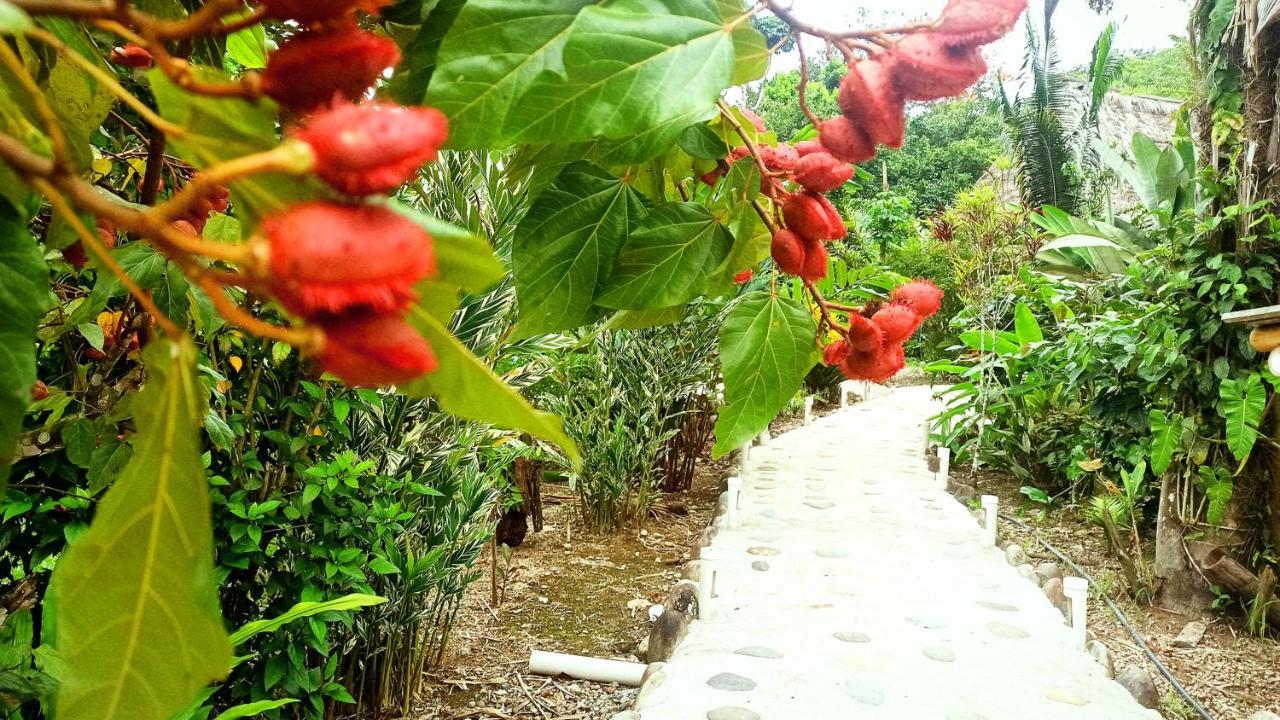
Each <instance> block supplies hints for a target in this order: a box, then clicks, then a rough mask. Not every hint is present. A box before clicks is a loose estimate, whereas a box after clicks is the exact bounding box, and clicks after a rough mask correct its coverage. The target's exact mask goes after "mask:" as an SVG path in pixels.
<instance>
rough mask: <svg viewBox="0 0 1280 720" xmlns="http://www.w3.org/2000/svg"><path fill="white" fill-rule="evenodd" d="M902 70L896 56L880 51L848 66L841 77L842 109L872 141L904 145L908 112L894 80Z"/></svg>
mask: <svg viewBox="0 0 1280 720" xmlns="http://www.w3.org/2000/svg"><path fill="white" fill-rule="evenodd" d="M898 74H899V71H898V68H897V67H896V65H895V63H894V56H893V55H890V54H889V53H880V54H878V55H876V56H875V57H873V58H870V59H867V60H860V61H858V62H856V63H853V64H852V65H850V66H849V74H848V75H845V76H844V79H843V80H841V81H840V97H839V101H840V110H841V112H843V113H844V115H845V117H847V118H849V119H850V120H852V121H853V124H854V125H857V126H858V127H860V128H861V129H862V131H863V132H864V133H866V135H867V137H868V138H869V139H870V140H871V142H872V143H874V144H878V145H887V146H888V147H891V148H900V147H902V142H903V139H904V137H905V136H906V129H907V112H906V105H905V104H904V102H903V98H902V93H901V92H900V91H899V89H898V86H897V85H895V83H894V80H895V78H896V77H897V75H898Z"/></svg>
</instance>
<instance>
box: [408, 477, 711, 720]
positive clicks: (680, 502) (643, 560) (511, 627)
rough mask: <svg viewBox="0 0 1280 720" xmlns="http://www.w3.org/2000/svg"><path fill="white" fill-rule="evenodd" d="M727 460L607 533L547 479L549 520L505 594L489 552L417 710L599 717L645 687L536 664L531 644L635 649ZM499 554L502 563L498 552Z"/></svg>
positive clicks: (438, 714) (577, 719)
mask: <svg viewBox="0 0 1280 720" xmlns="http://www.w3.org/2000/svg"><path fill="white" fill-rule="evenodd" d="M728 468H729V463H728V461H720V462H711V461H710V460H707V459H704V460H703V461H702V462H701V463H700V464H699V467H698V470H697V473H696V475H695V477H694V482H693V488H692V489H691V490H690V491H689V492H686V493H679V494H675V495H669V496H667V497H666V498H664V499H663V500H662V502H661V503H660V504H659V506H658V508H657V509H656V511H655V513H654V515H653V517H651V518H650V519H649V520H648V521H647V522H646V523H645V525H644V527H643V528H638V527H636V528H629V529H627V530H624V531H622V532H619V533H615V534H610V535H601V534H594V533H589V532H587V531H586V530H584V528H583V524H582V521H581V519H580V516H579V514H578V508H577V505H576V501H575V500H574V499H573V498H572V497H570V496H569V491H568V489H567V488H565V487H559V486H549V487H547V486H544V494H545V496H544V503H545V504H546V505H545V510H544V512H545V523H546V524H545V526H544V528H543V531H542V532H541V533H534V532H532V528H531V529H530V533H529V535H528V537H527V538H526V540H525V542H524V544H523V545H521V546H520V547H518V548H516V549H515V551H514V552H513V553H512V556H511V563H510V567H509V568H508V569H507V571H506V573H505V575H506V581H505V583H503V581H502V580H501V577H502V576H501V574H500V575H499V581H498V582H499V586H500V588H499V590H500V593H501V602H500V603H499V604H498V605H497V606H496V607H495V606H494V604H493V602H492V590H493V589H492V583H491V577H492V575H491V569H492V564H491V562H492V561H491V558H492V555H491V554H489V553H486V557H485V560H484V562H483V563H481V565H479V566H478V567H477V569H478V570H479V571H481V572H482V573H483V578H482V579H481V580H479V581H478V582H476V584H475V585H473V586H472V587H471V588H470V590H469V591H468V594H467V597H466V599H465V601H464V606H463V609H462V611H461V612H460V614H459V617H458V621H457V623H456V625H455V628H454V631H453V636H452V639H451V641H450V644H449V652H448V656H447V657H446V659H445V662H444V663H443V664H442V666H441V667H440V668H439V669H438V670H436V671H433V672H432V673H430V675H429V678H428V682H427V688H426V691H425V692H424V693H423V694H422V697H421V698H420V700H419V703H420V704H419V709H418V712H417V713H416V714H415V715H414V718H415V719H416V720H462V719H463V718H475V719H477V720H483V719H484V718H499V719H507V718H520V719H521V720H523V719H524V718H530V719H536V720H601V719H607V718H609V717H611V716H612V715H613V714H614V713H616V712H619V711H620V710H623V709H625V708H626V707H627V706H628V705H629V704H630V701H631V699H632V697H633V696H634V693H635V691H634V690H632V689H628V688H621V687H618V686H615V685H603V684H599V683H589V682H576V681H570V680H561V679H551V678H545V677H540V676H536V675H531V674H529V673H528V671H527V664H528V661H529V652H530V651H531V650H547V651H552V652H564V653H573V654H578V655H587V656H592V657H600V658H609V659H616V660H631V661H635V660H636V657H635V656H634V654H633V653H634V652H635V649H636V646H637V644H638V642H639V641H640V639H642V638H644V637H646V636H647V635H648V632H649V617H648V610H649V607H650V606H651V605H653V604H655V603H659V602H662V601H663V600H664V599H665V598H666V595H667V593H668V591H669V590H670V589H671V586H672V585H674V584H675V583H676V582H677V581H678V580H679V579H680V572H681V566H682V565H683V564H684V563H685V562H687V561H689V560H690V559H692V558H693V547H694V543H695V541H696V540H697V537H698V535H699V534H700V533H701V532H702V530H703V528H705V527H706V526H707V525H708V524H709V523H710V521H711V518H712V515H713V512H714V509H715V504H716V499H717V497H718V496H719V493H720V484H721V479H722V478H723V477H724V476H726V475H727V474H728ZM498 563H499V566H500V567H501V566H502V565H503V564H504V560H503V558H502V557H499V558H498Z"/></svg>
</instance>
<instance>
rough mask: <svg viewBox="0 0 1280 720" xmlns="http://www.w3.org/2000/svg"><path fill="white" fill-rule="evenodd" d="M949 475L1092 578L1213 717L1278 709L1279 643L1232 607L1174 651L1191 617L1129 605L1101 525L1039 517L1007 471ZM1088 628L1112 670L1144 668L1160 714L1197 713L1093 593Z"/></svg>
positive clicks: (1041, 557) (1074, 516)
mask: <svg viewBox="0 0 1280 720" xmlns="http://www.w3.org/2000/svg"><path fill="white" fill-rule="evenodd" d="M952 476H953V478H954V479H955V480H956V481H958V482H963V483H965V484H967V485H972V486H974V487H975V488H976V489H977V491H978V492H979V493H980V494H985V495H997V496H999V497H1000V503H1001V507H1002V508H1003V509H1004V511H1005V512H1009V513H1011V514H1015V515H1017V516H1018V517H1020V518H1021V519H1022V520H1023V521H1024V522H1026V523H1027V524H1029V525H1031V526H1032V527H1034V528H1035V531H1036V533H1037V534H1039V535H1040V537H1042V538H1044V539H1045V540H1046V541H1048V542H1049V543H1051V544H1053V546H1054V547H1056V548H1058V550H1060V551H1061V552H1062V553H1064V554H1065V555H1067V557H1069V558H1071V559H1072V560H1073V561H1074V562H1075V563H1076V564H1078V565H1080V567H1081V568H1082V569H1084V571H1085V572H1087V573H1089V574H1090V575H1091V576H1093V578H1094V579H1095V580H1096V581H1097V582H1098V584H1099V585H1100V586H1101V587H1102V588H1103V589H1105V590H1106V591H1107V592H1108V593H1109V594H1110V595H1111V597H1112V599H1113V600H1115V601H1116V603H1117V604H1118V605H1120V607H1121V609H1122V610H1124V612H1125V614H1126V615H1128V617H1129V620H1130V622H1132V623H1133V624H1134V626H1135V627H1136V628H1137V629H1138V631H1139V632H1140V633H1141V634H1142V635H1143V636H1144V637H1145V638H1146V639H1147V641H1148V643H1149V644H1150V645H1151V648H1152V650H1153V651H1155V653H1156V655H1157V656H1158V657H1159V658H1160V660H1161V662H1163V663H1164V664H1165V665H1166V666H1168V667H1169V669H1170V670H1171V671H1172V672H1173V674H1174V676H1175V677H1177V678H1178V681H1179V682H1181V683H1182V684H1183V685H1184V686H1185V687H1186V688H1187V690H1188V691H1189V692H1190V693H1191V694H1192V696H1194V697H1195V698H1196V699H1197V700H1199V701H1200V703H1202V704H1203V705H1204V706H1205V707H1206V708H1207V709H1208V710H1209V711H1210V712H1211V713H1213V714H1214V716H1215V717H1216V718H1217V719H1218V720H1244V719H1245V718H1247V717H1249V716H1250V715H1252V714H1253V713H1255V712H1257V711H1259V710H1270V711H1272V712H1280V691H1278V690H1277V689H1278V688H1280V643H1276V642H1275V641H1274V640H1271V639H1264V638H1257V637H1253V636H1250V635H1249V634H1247V632H1246V631H1245V630H1244V620H1243V615H1242V614H1241V613H1240V612H1239V611H1238V609H1237V608H1234V607H1233V608H1232V609H1231V611H1229V612H1225V613H1221V614H1217V615H1215V616H1213V617H1212V618H1204V621H1205V622H1206V623H1208V631H1207V632H1206V633H1205V635H1204V638H1203V639H1202V640H1201V641H1200V642H1199V643H1198V644H1197V645H1196V646H1195V647H1192V648H1175V647H1173V646H1172V645H1171V644H1170V643H1171V641H1172V640H1173V638H1174V637H1175V636H1177V634H1178V632H1179V631H1181V630H1182V628H1183V626H1184V625H1186V624H1187V623H1188V622H1189V621H1191V620H1193V619H1197V618H1191V617H1187V616H1183V615H1178V614H1176V613H1171V612H1167V611H1164V610H1161V609H1159V608H1155V607H1152V606H1151V605H1148V604H1146V603H1145V602H1144V603H1136V602H1134V601H1133V600H1131V599H1130V598H1129V597H1127V596H1126V595H1125V594H1124V592H1123V587H1124V585H1123V580H1122V579H1121V577H1122V576H1121V570H1120V565H1119V563H1118V562H1116V561H1115V559H1114V558H1113V557H1112V556H1111V555H1110V554H1108V552H1107V549H1106V545H1105V541H1104V539H1103V536H1102V530H1101V529H1100V528H1099V527H1098V526H1096V525H1093V524H1091V523H1089V522H1088V521H1087V520H1086V519H1085V518H1084V517H1083V516H1082V515H1081V514H1080V513H1079V512H1078V511H1077V509H1075V508H1070V507H1055V508H1051V509H1049V510H1047V511H1046V512H1045V513H1044V514H1043V515H1041V513H1040V510H1041V508H1040V506H1039V505H1034V504H1033V503H1029V502H1028V501H1027V499H1026V498H1025V497H1024V496H1023V495H1022V494H1021V492H1020V488H1021V483H1019V482H1018V481H1017V480H1016V479H1014V478H1013V477H1011V476H1007V475H1002V474H998V473H991V472H987V471H979V472H978V473H977V474H976V475H975V474H973V473H970V472H969V471H968V469H967V468H956V469H954V470H953V472H952ZM1000 532H1001V535H1002V537H1004V538H1007V539H1010V540H1012V541H1014V542H1017V543H1019V544H1021V545H1022V546H1023V547H1024V548H1025V549H1026V550H1027V552H1028V553H1029V554H1030V555H1031V556H1032V558H1033V562H1035V563H1039V562H1043V561H1046V560H1053V559H1054V558H1052V557H1050V556H1049V555H1048V553H1046V552H1044V548H1043V546H1041V545H1039V544H1038V543H1037V542H1036V541H1035V540H1034V539H1033V538H1032V537H1031V534H1030V533H1028V532H1026V531H1024V530H1022V529H1021V528H1018V527H1016V526H1014V525H1012V524H1010V523H1002V524H1001V525H1000ZM1148 562H1150V558H1148ZM1089 627H1090V629H1092V630H1093V631H1094V632H1096V633H1097V635H1098V639H1100V640H1102V641H1103V642H1104V643H1106V645H1107V647H1109V648H1110V649H1111V653H1112V657H1113V659H1114V660H1115V664H1116V669H1117V670H1120V669H1122V668H1124V667H1125V666H1127V665H1131V664H1135V663H1140V664H1142V665H1143V666H1144V667H1146V668H1147V669H1148V670H1149V671H1150V672H1151V674H1152V677H1154V678H1155V680H1156V685H1157V687H1159V689H1160V693H1161V696H1162V698H1163V700H1164V707H1162V708H1161V711H1162V712H1163V713H1164V715H1165V717H1166V718H1195V717H1197V716H1196V714H1195V713H1194V712H1192V711H1191V709H1190V708H1189V707H1186V706H1185V705H1184V704H1183V703H1182V702H1181V700H1180V699H1179V698H1178V697H1177V695H1176V694H1174V693H1173V692H1172V691H1171V690H1170V687H1169V685H1168V683H1167V682H1165V681H1164V679H1163V678H1162V677H1161V676H1160V675H1159V674H1158V673H1157V672H1156V671H1155V669H1154V668H1153V667H1151V666H1150V664H1149V663H1148V661H1147V660H1146V658H1145V656H1144V655H1143V653H1142V651H1141V650H1140V649H1139V648H1138V646H1137V645H1136V644H1135V643H1134V642H1133V638H1132V636H1131V635H1130V634H1129V632H1128V631H1127V630H1125V628H1124V627H1123V626H1121V625H1120V623H1119V622H1118V621H1117V620H1116V618H1115V616H1114V615H1112V613H1111V611H1110V610H1109V609H1107V607H1106V605H1105V604H1103V603H1102V602H1101V600H1099V599H1098V598H1097V597H1094V598H1092V599H1091V601H1090V606H1089Z"/></svg>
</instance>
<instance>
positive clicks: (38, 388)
mask: <svg viewBox="0 0 1280 720" xmlns="http://www.w3.org/2000/svg"><path fill="white" fill-rule="evenodd" d="M47 397H49V386H48V385H45V384H44V382H43V381H40V380H37V381H36V384H35V385H34V386H33V387H32V388H31V401H32V402H40V401H41V400H43V399H45V398H47Z"/></svg>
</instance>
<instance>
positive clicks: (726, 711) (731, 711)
mask: <svg viewBox="0 0 1280 720" xmlns="http://www.w3.org/2000/svg"><path fill="white" fill-rule="evenodd" d="M707 720H760V715H759V713H754V712H752V711H750V710H748V709H746V708H740V707H722V708H716V709H715V710H712V711H711V712H709V713H707Z"/></svg>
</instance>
